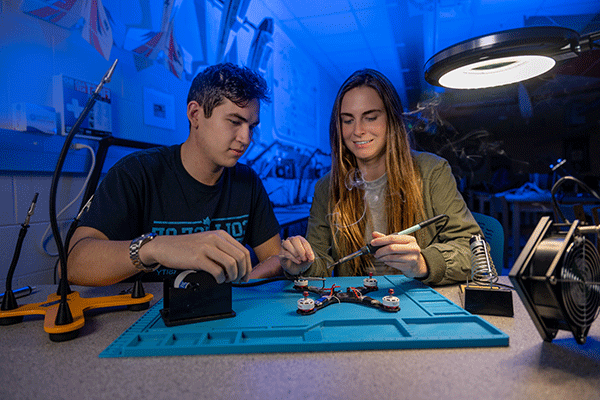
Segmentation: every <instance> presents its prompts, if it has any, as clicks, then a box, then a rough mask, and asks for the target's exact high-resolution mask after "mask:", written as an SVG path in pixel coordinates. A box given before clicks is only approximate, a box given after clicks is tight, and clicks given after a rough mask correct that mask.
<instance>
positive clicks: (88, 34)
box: [21, 0, 113, 60]
mask: <svg viewBox="0 0 600 400" xmlns="http://www.w3.org/2000/svg"><path fill="white" fill-rule="evenodd" d="M21 10H22V11H23V12H24V13H25V14H29V15H31V16H34V17H37V18H39V19H41V20H44V21H46V22H50V23H53V24H55V25H58V26H60V27H62V28H66V29H79V28H81V34H82V37H83V38H84V39H85V40H86V41H87V42H88V43H90V44H91V45H92V46H94V48H95V49H96V50H97V51H98V52H99V53H100V54H101V55H102V57H104V58H105V59H107V60H108V59H109V57H110V50H111V48H112V44H113V38H112V30H111V27H110V24H109V23H108V18H107V17H106V10H105V9H104V6H103V5H102V0H62V1H56V0H24V1H23V4H22V5H21Z"/></svg>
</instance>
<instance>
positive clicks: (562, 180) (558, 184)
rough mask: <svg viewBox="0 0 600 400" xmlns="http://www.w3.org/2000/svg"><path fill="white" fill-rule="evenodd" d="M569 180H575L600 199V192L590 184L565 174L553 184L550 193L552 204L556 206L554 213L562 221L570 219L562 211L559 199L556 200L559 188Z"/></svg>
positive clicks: (567, 221)
mask: <svg viewBox="0 0 600 400" xmlns="http://www.w3.org/2000/svg"><path fill="white" fill-rule="evenodd" d="M567 181H573V182H575V183H576V184H577V185H579V186H581V187H582V188H584V189H585V190H586V191H587V192H588V193H589V194H591V195H592V196H593V197H595V198H596V199H598V200H600V196H598V193H596V192H595V191H594V190H593V189H592V188H590V187H589V186H588V185H586V184H585V183H583V182H582V181H580V180H579V179H577V178H574V177H572V176H563V177H562V178H560V179H559V180H558V181H556V183H555V184H554V185H552V190H551V191H550V194H551V195H552V206H553V207H554V213H555V214H556V215H557V216H558V217H559V218H560V219H561V221H562V222H566V223H570V222H569V220H567V219H566V218H565V216H564V214H563V213H562V211H561V209H560V207H559V205H558V201H557V200H556V192H558V189H559V188H560V187H561V186H562V185H563V184H564V183H565V182H567Z"/></svg>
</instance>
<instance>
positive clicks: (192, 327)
mask: <svg viewBox="0 0 600 400" xmlns="http://www.w3.org/2000/svg"><path fill="white" fill-rule="evenodd" d="M377 281H378V290H377V291H373V292H371V293H369V296H370V297H372V298H374V299H381V298H382V297H383V296H385V295H386V294H387V293H388V291H389V289H390V288H392V289H394V293H395V296H397V297H398V299H399V305H400V310H399V311H398V312H395V313H389V312H384V311H381V310H379V309H376V308H371V307H366V306H364V305H362V304H352V303H339V304H332V305H330V306H328V307H326V308H323V309H321V310H319V312H316V313H314V314H311V315H300V314H298V313H297V312H296V310H297V301H298V299H300V298H302V296H303V294H302V293H301V292H298V290H296V289H294V287H293V286H294V284H293V282H292V281H274V282H270V283H267V284H264V285H259V286H249V287H234V288H233V294H232V297H233V303H232V305H233V307H232V308H233V310H234V311H235V313H236V316H235V317H233V318H224V319H219V320H212V321H204V322H197V323H193V324H187V325H178V326H171V327H167V326H166V325H165V323H164V321H163V319H162V318H161V315H160V310H161V309H162V308H163V303H162V300H160V301H159V302H157V303H156V304H155V305H154V306H153V307H151V308H150V309H149V310H148V311H147V312H146V313H145V314H144V315H143V316H142V317H141V318H140V319H139V320H138V321H136V322H135V323H134V324H133V325H132V326H131V327H130V328H128V329H127V330H126V331H125V332H123V333H122V334H121V335H120V336H119V338H117V339H116V340H115V341H114V342H113V343H112V344H110V345H109V346H108V347H107V348H106V349H105V350H104V351H103V352H102V353H101V354H100V357H106V358H108V357H145V356H174V355H201V354H234V353H265V352H302V351H345V350H383V349H425V348H452V347H454V348H456V347H492V346H508V339H509V337H508V335H506V334H505V333H503V332H502V331H500V330H498V329H497V328H496V327H494V326H493V325H491V324H490V323H488V322H487V321H485V320H484V319H482V318H481V317H479V316H476V315H472V314H470V313H469V312H467V311H465V310H464V309H463V308H461V307H459V306H458V305H456V304H454V303H453V302H451V301H449V300H448V299H447V298H445V297H444V296H442V295H441V294H439V293H438V292H436V291H435V290H433V289H432V288H430V287H428V286H426V285H424V284H422V283H421V282H418V281H415V280H413V279H409V278H406V277H404V276H402V275H398V276H395V275H390V276H378V277H377ZM362 282H363V278H362V277H343V278H341V277H338V278H327V280H326V282H324V285H329V286H332V285H339V286H341V287H342V288H345V287H353V286H361V285H362ZM311 284H314V283H311Z"/></svg>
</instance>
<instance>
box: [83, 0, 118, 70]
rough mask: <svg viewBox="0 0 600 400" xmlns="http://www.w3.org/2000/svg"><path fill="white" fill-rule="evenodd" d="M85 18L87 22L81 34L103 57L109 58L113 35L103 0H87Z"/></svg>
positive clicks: (84, 10) (84, 9) (84, 8)
mask: <svg viewBox="0 0 600 400" xmlns="http://www.w3.org/2000/svg"><path fill="white" fill-rule="evenodd" d="M83 18H84V19H85V23H84V24H83V29H82V31H81V35H82V36H83V38H84V39H85V40H86V41H87V42H88V43H89V44H91V45H92V46H94V48H95V49H96V50H97V51H98V53H100V54H101V55H102V57H104V58H106V59H107V60H108V58H109V57H110V50H111V48H112V44H113V37H112V29H111V26H110V24H109V22H108V18H107V17H106V12H105V10H104V6H103V5H102V0H85V4H84V7H83Z"/></svg>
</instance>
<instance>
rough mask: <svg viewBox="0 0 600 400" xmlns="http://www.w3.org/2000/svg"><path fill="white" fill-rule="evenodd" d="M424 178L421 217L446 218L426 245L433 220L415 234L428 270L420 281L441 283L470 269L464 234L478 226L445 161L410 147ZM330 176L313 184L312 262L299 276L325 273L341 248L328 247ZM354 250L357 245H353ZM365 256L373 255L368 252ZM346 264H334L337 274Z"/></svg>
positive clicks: (477, 231) (463, 277) (457, 279)
mask: <svg viewBox="0 0 600 400" xmlns="http://www.w3.org/2000/svg"><path fill="white" fill-rule="evenodd" d="M413 156H414V157H415V159H416V161H417V165H418V168H419V170H420V172H421V176H422V178H423V197H424V198H423V203H424V207H425V219H429V218H432V217H435V216H436V215H439V214H446V215H448V217H449V219H448V224H447V225H446V227H445V228H444V230H443V231H441V232H440V234H439V236H438V237H437V239H436V240H435V241H434V242H433V243H432V244H431V245H430V246H428V247H425V246H426V245H427V244H428V243H429V242H431V239H432V238H433V237H434V236H435V233H436V229H437V228H436V225H437V226H441V225H442V224H441V223H437V224H433V225H430V226H428V227H425V228H423V230H422V232H423V234H421V235H419V236H417V237H418V239H417V243H418V244H419V246H421V254H423V258H425V261H426V263H427V266H428V269H429V276H428V277H427V278H425V279H422V282H424V283H426V284H430V285H444V284H450V283H456V282H464V281H466V279H467V276H468V275H470V272H471V250H470V247H469V240H470V239H471V236H472V235H475V234H481V230H480V228H479V225H477V222H475V219H474V218H473V216H472V215H471V212H470V211H469V209H468V208H467V205H466V203H465V201H464V199H463V197H462V196H461V194H460V192H459V191H458V189H457V187H456V181H455V179H454V176H453V175H452V169H451V167H450V165H449V164H448V162H447V161H446V160H445V159H443V158H441V157H439V156H437V155H435V154H431V153H424V152H417V151H413ZM329 177H330V173H328V174H326V175H325V176H323V177H322V178H321V179H319V181H318V182H317V183H316V185H315V194H314V198H313V202H312V206H311V209H310V216H309V218H308V228H307V234H306V239H307V240H308V242H309V243H310V244H311V246H312V249H313V251H314V253H315V262H314V263H313V264H312V265H311V266H310V268H309V269H308V270H307V271H306V272H304V273H303V275H304V276H330V273H328V271H327V266H328V265H331V264H332V263H333V262H334V261H335V260H338V259H339V258H341V257H342V256H345V254H338V252H337V249H336V248H333V241H332V236H331V229H330V227H329V222H328V220H327V215H328V213H329V202H328V200H329ZM357 250H358V249H357ZM367 257H372V256H371V255H369V256H367ZM352 272H353V271H352V269H351V264H350V263H346V264H341V265H339V266H337V267H336V271H335V274H336V275H337V276H349V275H352Z"/></svg>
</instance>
